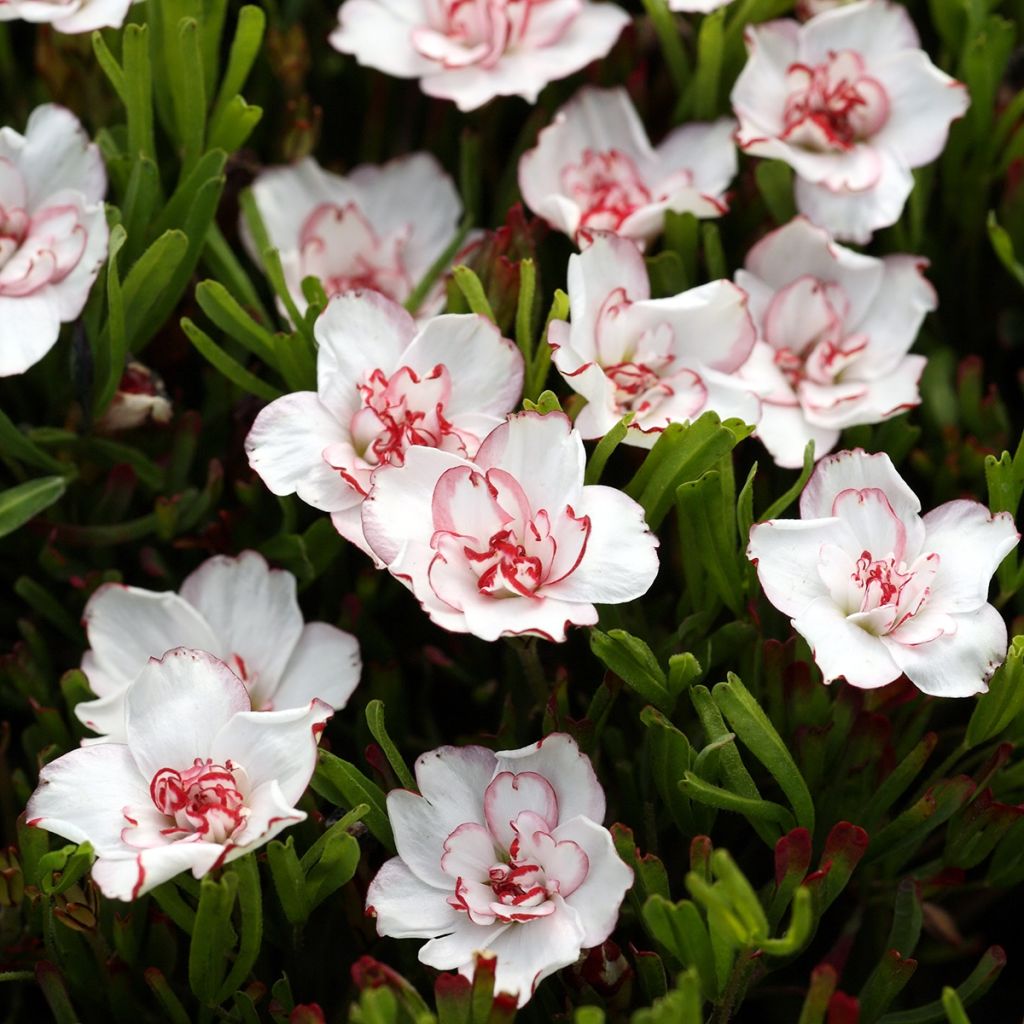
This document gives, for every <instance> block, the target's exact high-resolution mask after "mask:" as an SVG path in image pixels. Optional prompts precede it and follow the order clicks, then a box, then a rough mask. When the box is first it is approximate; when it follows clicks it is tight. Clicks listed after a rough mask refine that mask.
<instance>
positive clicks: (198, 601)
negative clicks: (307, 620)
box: [181, 551, 302, 707]
mask: <svg viewBox="0 0 1024 1024" xmlns="http://www.w3.org/2000/svg"><path fill="white" fill-rule="evenodd" d="M181 596H182V597H183V598H185V600H186V601H188V602H189V604H191V605H192V606H193V607H194V608H195V609H197V610H198V611H199V613H200V614H201V615H202V616H203V618H204V619H206V621H207V622H208V623H209V624H210V628H211V629H212V630H213V633H214V635H215V636H216V637H217V641H218V647H219V648H220V649H221V650H223V651H224V652H225V654H224V660H225V661H227V662H228V664H229V665H230V666H231V668H233V669H234V670H235V671H236V672H238V674H239V675H240V676H241V677H242V679H243V680H244V681H245V682H246V683H247V684H248V687H249V689H250V693H251V694H252V697H253V701H254V706H256V707H259V700H260V699H261V698H262V697H263V696H264V695H265V694H269V693H273V691H274V689H275V687H276V685H277V681H278V680H279V679H280V678H281V673H282V672H283V671H284V667H285V665H286V664H287V662H288V659H289V658H290V657H291V654H292V651H293V650H294V649H295V645H296V644H297V643H298V642H299V636H300V635H301V633H302V611H301V609H300V608H299V602H298V598H297V597H296V595H295V577H294V576H293V575H292V574H291V573H290V572H288V571H287V570H285V569H271V568H270V566H269V565H268V564H267V560H266V559H265V558H264V557H263V556H262V555H261V554H259V553H258V552H256V551H243V552H242V553H241V554H240V555H238V556H237V557H236V558H229V557H228V556H226V555H215V556H214V557H213V558H208V559H207V560H206V561H205V562H203V564H202V565H201V566H199V568H198V569H196V570H195V572H193V573H191V574H190V575H189V576H188V577H187V578H186V579H185V582H184V583H183V584H182V585H181Z"/></svg>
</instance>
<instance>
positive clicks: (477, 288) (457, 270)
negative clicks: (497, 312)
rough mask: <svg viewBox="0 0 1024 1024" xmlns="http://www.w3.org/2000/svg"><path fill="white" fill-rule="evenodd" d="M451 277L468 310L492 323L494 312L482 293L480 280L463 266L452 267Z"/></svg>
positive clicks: (482, 287) (485, 295) (482, 288)
mask: <svg viewBox="0 0 1024 1024" xmlns="http://www.w3.org/2000/svg"><path fill="white" fill-rule="evenodd" d="M452 276H453V277H454V279H455V283H456V284H457V285H458V286H459V291H461V292H462V295H463V297H464V298H465V300H466V304H467V305H468V306H469V308H470V309H471V310H472V311H473V312H474V313H476V314H477V316H485V317H487V319H488V320H490V321H491V323H494V322H495V321H494V310H492V309H491V304H490V302H488V301H487V294H486V293H485V292H484V286H483V285H482V284H481V283H480V278H479V277H477V276H476V274H475V273H473V271H472V270H470V268H469V267H467V266H465V264H460V265H459V266H457V267H453V268H452Z"/></svg>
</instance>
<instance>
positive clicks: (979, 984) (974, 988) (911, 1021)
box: [879, 946, 1006, 1024]
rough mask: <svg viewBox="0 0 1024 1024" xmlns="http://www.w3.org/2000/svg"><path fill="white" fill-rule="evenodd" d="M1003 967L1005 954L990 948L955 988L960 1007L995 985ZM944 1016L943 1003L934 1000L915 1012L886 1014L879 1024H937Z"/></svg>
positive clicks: (968, 1004)
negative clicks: (964, 979)
mask: <svg viewBox="0 0 1024 1024" xmlns="http://www.w3.org/2000/svg"><path fill="white" fill-rule="evenodd" d="M1005 966H1006V953H1005V952H1004V951H1003V949H1002V948H1001V947H1000V946H990V947H989V949H988V950H987V951H986V952H985V953H984V955H983V956H982V958H981V960H980V961H979V962H978V966H977V967H975V968H974V970H973V971H971V974H970V976H969V977H968V978H967V979H966V981H964V982H963V984H961V985H958V986H957V987H956V990H955V991H956V996H957V998H958V999H959V1000H960V1003H961V1005H962V1006H970V1005H971V1003H973V1002H975V1001H976V1000H978V999H980V998H981V997H982V996H983V995H984V994H985V993H986V992H987V991H988V990H989V989H990V988H991V987H992V985H993V984H995V980H996V978H998V977H999V975H1000V974H1001V973H1002V971H1003V968H1004V967H1005ZM945 1014H946V1011H945V1008H944V1006H943V1001H942V1000H936V1001H935V1002H934V1003H928V1004H927V1005H926V1006H921V1007H918V1009H916V1010H901V1011H900V1012H898V1013H887V1014H886V1015H885V1016H884V1017H883V1018H882V1019H881V1021H880V1022H879V1024H939V1022H940V1021H942V1019H943V1018H944V1017H945Z"/></svg>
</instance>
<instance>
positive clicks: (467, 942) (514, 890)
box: [366, 733, 633, 1006]
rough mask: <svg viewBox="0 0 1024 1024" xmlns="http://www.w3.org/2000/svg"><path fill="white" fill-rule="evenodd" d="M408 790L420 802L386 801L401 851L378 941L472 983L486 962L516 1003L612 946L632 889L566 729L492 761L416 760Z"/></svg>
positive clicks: (466, 753)
mask: <svg viewBox="0 0 1024 1024" xmlns="http://www.w3.org/2000/svg"><path fill="white" fill-rule="evenodd" d="M416 782H417V785H418V786H419V791H420V792H419V794H416V793H409V792H407V791H405V790H394V791H392V792H391V793H389V794H388V800H387V802H388V816H389V818H390V819H391V826H392V828H393V829H394V834H395V846H396V847H397V849H398V856H397V857H394V858H392V859H391V860H389V861H388V862H387V863H386V864H385V865H384V866H383V867H382V868H381V869H380V871H379V872H378V873H377V876H376V877H375V878H374V880H373V882H371V883H370V888H369V890H368V891H367V894H366V906H367V912H368V913H370V914H372V915H373V916H374V917H376V919H377V930H378V931H379V932H380V934H381V935H389V936H393V937H395V938H424V939H429V940H430V941H429V942H427V943H426V944H425V945H424V946H423V947H422V948H421V949H420V953H419V958H420V961H421V962H422V963H424V964H427V965H428V966H430V967H435V968H437V969H439V970H458V971H459V972H460V973H461V974H464V975H465V976H466V977H472V974H473V966H474V954H475V953H476V952H478V951H480V952H483V951H487V952H490V953H493V954H495V955H496V956H497V970H496V975H495V989H496V990H497V991H504V992H512V993H515V994H517V995H518V997H519V1005H520V1006H522V1005H523V1004H524V1003H526V1002H527V1001H528V1000H529V998H530V996H531V995H532V994H533V991H534V989H535V988H536V987H537V985H538V984H539V982H540V981H542V980H543V979H544V978H546V977H547V976H548V975H549V974H553V973H554V972H555V971H557V970H559V969H560V968H562V967H566V966H568V965H569V964H571V963H573V962H574V961H575V960H576V959H577V958H578V957H579V954H580V951H581V950H583V949H589V948H590V947H592V946H597V945H599V944H600V943H602V942H604V940H605V939H607V938H608V936H609V935H610V934H611V932H612V929H613V928H614V927H615V923H616V920H617V919H618V911H619V905H620V904H621V903H622V899H623V897H624V896H625V894H626V891H627V890H628V889H629V887H630V885H631V884H632V881H633V873H632V871H631V870H630V869H629V868H628V867H627V866H626V865H625V864H624V863H623V862H622V861H621V860H620V859H619V856H618V854H617V853H616V852H615V846H614V843H613V842H612V837H611V834H610V833H609V832H608V830H607V829H606V828H604V827H603V826H602V825H601V822H602V820H603V819H604V813H605V800H604V791H603V790H602V789H601V785H600V783H599V782H598V781H597V777H596V776H595V775H594V769H593V767H592V766H591V763H590V759H589V758H588V757H587V756H586V755H585V754H583V753H581V752H580V750H579V748H578V747H577V746H576V743H575V741H574V740H573V739H572V738H571V737H569V736H566V735H564V734H561V733H555V734H553V735H551V736H547V737H545V738H544V739H543V740H541V741H540V742H539V743H534V744H531V745H530V746H528V747H523V748H521V749H520V750H504V751H499V752H498V753H497V754H495V753H492V752H491V751H490V750H486V749H485V748H483V747H441V748H440V749H439V750H433V751H431V752H430V753H428V754H423V755H422V756H421V757H420V758H419V759H418V760H417V762H416Z"/></svg>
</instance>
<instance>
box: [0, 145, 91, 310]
mask: <svg viewBox="0 0 1024 1024" xmlns="http://www.w3.org/2000/svg"><path fill="white" fill-rule="evenodd" d="M0 162H2V161H0ZM8 166H9V165H8ZM5 173H6V174H7V175H9V174H11V173H12V170H10V169H9V170H8V171H6V172H5ZM13 173H17V172H16V171H14V172H13ZM3 176H4V175H3V174H0V179H2V178H3ZM5 184H8V183H5V182H4V181H2V180H0V190H2V189H3V187H4V185H5ZM8 191H9V189H8ZM17 201H18V200H15V203H17ZM86 240H87V236H86V230H85V226H84V225H83V224H82V221H81V215H80V211H79V209H78V207H77V206H75V205H74V204H73V203H68V204H66V205H61V206H50V207H47V208H45V209H43V210H40V211H39V212H38V213H36V214H35V215H33V216H30V215H29V214H28V213H27V212H26V210H25V209H24V207H23V206H19V205H15V204H13V203H10V201H9V200H8V201H7V202H5V201H4V196H3V194H2V191H0V296H10V297H15V298H17V297H22V296H26V295H32V294H33V293H34V292H37V291H39V290H40V289H41V288H45V287H46V285H48V284H59V283H60V282H61V281H63V280H64V278H65V277H67V276H68V274H70V273H71V271H72V270H74V269H75V267H76V266H78V263H79V261H80V260H81V258H82V253H84V252H85V244H86Z"/></svg>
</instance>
